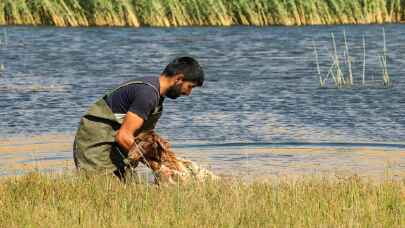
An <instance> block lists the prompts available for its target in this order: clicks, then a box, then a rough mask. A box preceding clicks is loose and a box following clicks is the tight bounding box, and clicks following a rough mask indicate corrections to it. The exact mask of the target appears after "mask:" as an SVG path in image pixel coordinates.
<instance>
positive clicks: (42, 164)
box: [0, 134, 405, 181]
mask: <svg viewBox="0 0 405 228" xmlns="http://www.w3.org/2000/svg"><path fill="white" fill-rule="evenodd" d="M72 143H73V135H70V134H45V135H38V136H31V137H23V136H21V137H10V138H0V167H1V168H0V176H13V175H21V174H24V173H29V172H31V171H40V172H64V171H66V170H74V164H73V158H72V149H71V147H72ZM173 148H174V150H175V152H176V154H177V155H178V156H179V157H183V158H186V159H189V160H193V161H195V162H197V163H198V164H200V165H202V166H203V167H206V168H208V169H210V170H212V171H213V172H214V173H216V174H219V175H226V176H233V177H241V178H242V179H245V180H248V181H249V180H253V179H269V178H270V179H274V178H277V177H282V176H291V177H299V176H305V175H321V176H329V177H333V178H334V177H337V176H341V177H350V176H353V175H357V176H360V177H365V178H370V179H374V180H381V179H384V177H385V176H386V174H391V175H392V176H393V177H394V178H397V179H403V178H405V165H403V164H405V149H402V148H370V147H344V146H342V147H331V146H319V147H314V146H301V147H297V146H285V147H277V146H273V147H272V146H249V147H243V146H224V147H176V146H173ZM141 171H142V172H143V173H145V172H147V171H145V169H144V168H141Z"/></svg>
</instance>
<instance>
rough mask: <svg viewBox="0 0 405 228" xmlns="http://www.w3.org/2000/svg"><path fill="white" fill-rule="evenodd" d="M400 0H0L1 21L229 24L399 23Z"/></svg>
mask: <svg viewBox="0 0 405 228" xmlns="http://www.w3.org/2000/svg"><path fill="white" fill-rule="evenodd" d="M404 7H405V1H403V0H304V1H301V0H288V1H286V0H249V1H248V0H1V1H0V25H55V26H133V27H139V26H162V27H169V26H230V25H255V26H267V25H313V24H368V23H385V22H402V21H403V20H404V19H405V11H404Z"/></svg>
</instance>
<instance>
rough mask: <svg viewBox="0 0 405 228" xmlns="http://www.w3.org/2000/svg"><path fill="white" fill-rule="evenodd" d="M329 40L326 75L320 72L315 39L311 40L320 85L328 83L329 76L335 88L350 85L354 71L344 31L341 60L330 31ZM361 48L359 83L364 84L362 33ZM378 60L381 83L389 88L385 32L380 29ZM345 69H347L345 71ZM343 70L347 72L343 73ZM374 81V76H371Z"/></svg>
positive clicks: (364, 59) (363, 38)
mask: <svg viewBox="0 0 405 228" xmlns="http://www.w3.org/2000/svg"><path fill="white" fill-rule="evenodd" d="M331 42H332V51H331V54H330V58H331V61H332V64H331V66H330V67H329V70H328V71H327V74H326V76H323V75H322V74H321V69H320V63H319V56H318V52H317V47H316V45H315V41H313V46H314V55H315V64H316V72H317V75H318V77H319V82H320V87H321V88H323V87H326V86H327V85H328V80H329V79H330V78H332V79H333V84H334V85H335V87H336V88H343V87H345V88H346V87H351V86H353V85H354V76H353V75H354V73H353V68H352V67H353V66H352V62H353V60H352V57H351V55H350V53H351V52H350V48H349V42H348V39H347V36H346V32H345V31H343V42H344V51H343V60H344V61H341V60H340V59H341V57H340V55H339V53H338V52H339V50H338V47H337V44H336V40H335V35H334V33H331ZM362 49H363V56H362V57H363V63H362V73H361V85H362V86H366V38H365V36H364V35H363V37H362ZM378 61H379V62H380V65H381V69H382V78H381V79H382V80H381V81H382V83H383V85H384V87H385V88H390V87H391V86H392V80H391V77H390V75H389V72H388V54H387V44H386V34H385V30H384V29H383V30H382V53H381V55H379V56H378ZM346 70H347V71H346ZM343 72H345V73H346V72H347V74H346V75H345V74H344V73H343ZM372 81H374V78H372ZM376 82H380V80H376Z"/></svg>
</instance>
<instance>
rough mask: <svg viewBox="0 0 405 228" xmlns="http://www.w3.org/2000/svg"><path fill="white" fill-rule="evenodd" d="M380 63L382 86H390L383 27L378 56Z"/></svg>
mask: <svg viewBox="0 0 405 228" xmlns="http://www.w3.org/2000/svg"><path fill="white" fill-rule="evenodd" d="M380 63H381V67H382V77H383V84H384V86H385V87H386V88H387V87H390V86H391V78H390V75H389V74H388V65H387V42H386V39H385V30H384V28H383V53H382V55H381V56H380Z"/></svg>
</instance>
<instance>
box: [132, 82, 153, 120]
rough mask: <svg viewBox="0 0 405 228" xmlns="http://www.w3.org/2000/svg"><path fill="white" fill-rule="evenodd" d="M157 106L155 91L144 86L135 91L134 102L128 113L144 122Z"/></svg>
mask: <svg viewBox="0 0 405 228" xmlns="http://www.w3.org/2000/svg"><path fill="white" fill-rule="evenodd" d="M157 105H158V104H157V94H156V91H155V90H154V89H153V88H152V87H150V86H148V85H144V86H141V87H139V88H138V89H137V90H136V92H135V96H134V100H133V101H132V103H131V105H130V106H129V109H128V111H129V112H133V113H135V114H137V115H138V116H139V117H141V118H142V119H143V120H144V121H146V120H147V119H148V116H149V114H150V113H151V112H152V111H153V110H154V109H155V107H156V106H157Z"/></svg>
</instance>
